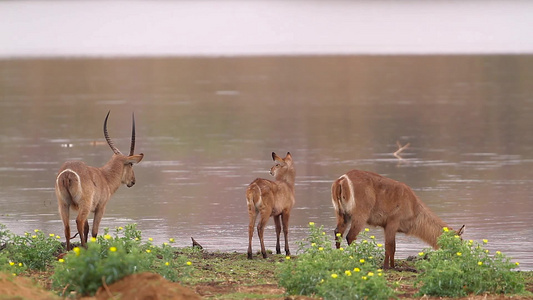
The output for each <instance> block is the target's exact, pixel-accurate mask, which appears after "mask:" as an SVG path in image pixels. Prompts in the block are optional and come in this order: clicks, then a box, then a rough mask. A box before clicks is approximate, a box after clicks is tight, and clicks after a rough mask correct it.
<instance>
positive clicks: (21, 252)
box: [4, 229, 61, 271]
mask: <svg viewBox="0 0 533 300" xmlns="http://www.w3.org/2000/svg"><path fill="white" fill-rule="evenodd" d="M60 249H61V241H60V237H59V236H57V235H55V234H45V233H43V232H42V231H41V230H39V229H35V230H34V232H33V233H28V232H26V233H25V234H24V235H23V236H17V235H14V234H12V235H11V236H10V240H9V241H6V249H5V250H4V251H6V252H7V257H8V258H9V259H10V260H11V261H12V262H17V263H22V264H23V265H24V266H26V267H27V268H29V269H33V270H40V271H42V270H44V269H46V267H47V266H49V265H51V263H52V262H53V261H55V259H56V254H57V253H58V252H59V251H60Z"/></svg>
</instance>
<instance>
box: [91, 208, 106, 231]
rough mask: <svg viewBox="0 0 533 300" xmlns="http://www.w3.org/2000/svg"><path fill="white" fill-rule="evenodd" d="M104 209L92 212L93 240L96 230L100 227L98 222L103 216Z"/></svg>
mask: <svg viewBox="0 0 533 300" xmlns="http://www.w3.org/2000/svg"><path fill="white" fill-rule="evenodd" d="M104 212H105V208H97V209H96V210H95V211H94V220H93V230H92V236H93V237H94V238H95V237H96V236H97V235H98V228H99V227H100V221H102V217H103V216H104Z"/></svg>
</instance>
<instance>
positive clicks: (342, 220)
mask: <svg viewBox="0 0 533 300" xmlns="http://www.w3.org/2000/svg"><path fill="white" fill-rule="evenodd" d="M349 221H350V220H349V218H348V217H347V215H345V214H341V213H337V227H336V228H335V232H334V233H335V247H337V249H339V248H340V247H341V243H340V239H339V238H338V237H337V233H340V237H341V238H342V236H343V235H344V231H345V230H346V227H347V226H348V224H349V223H350V222H349Z"/></svg>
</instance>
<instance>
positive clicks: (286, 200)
mask: <svg viewBox="0 0 533 300" xmlns="http://www.w3.org/2000/svg"><path fill="white" fill-rule="evenodd" d="M272 159H273V160H274V161H276V162H277V163H276V164H275V165H274V166H273V167H272V168H271V169H270V175H272V176H274V178H275V179H276V180H275V181H271V180H267V179H261V178H257V179H256V180H254V181H253V182H252V183H250V185H249V186H248V188H247V189H246V201H247V202H248V214H249V216H250V225H249V226H248V258H249V259H252V237H253V235H254V225H255V220H256V218H257V215H258V214H259V215H260V220H259V223H258V224H257V234H258V235H259V241H260V243H261V253H262V254H263V258H266V257H267V254H266V250H265V241H264V239H263V233H264V231H265V226H266V223H267V222H268V219H269V218H270V217H274V222H275V223H276V239H277V241H276V253H277V254H281V247H280V243H279V236H280V233H281V224H282V223H283V235H284V236H285V253H286V254H287V255H290V254H291V253H290V251H289V240H288V234H289V217H290V215H291V209H292V207H293V205H294V177H295V175H296V172H295V170H294V164H293V161H292V156H291V154H290V153H289V152H287V155H286V156H285V158H281V157H279V156H278V155H276V153H274V152H272Z"/></svg>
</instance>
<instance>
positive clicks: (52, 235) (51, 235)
mask: <svg viewBox="0 0 533 300" xmlns="http://www.w3.org/2000/svg"><path fill="white" fill-rule="evenodd" d="M48 236H50V237H54V236H56V235H55V234H53V233H50V234H49V235H48Z"/></svg>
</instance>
